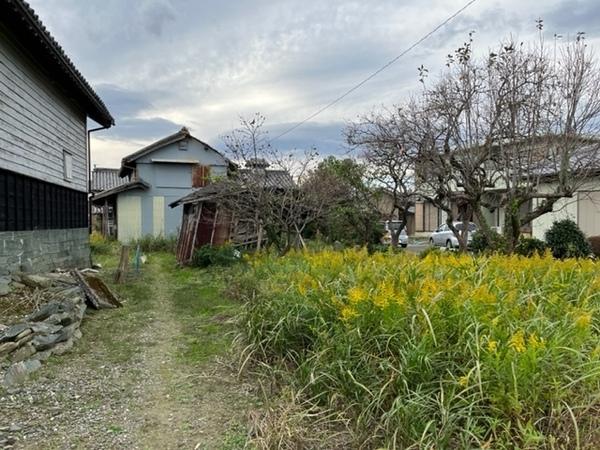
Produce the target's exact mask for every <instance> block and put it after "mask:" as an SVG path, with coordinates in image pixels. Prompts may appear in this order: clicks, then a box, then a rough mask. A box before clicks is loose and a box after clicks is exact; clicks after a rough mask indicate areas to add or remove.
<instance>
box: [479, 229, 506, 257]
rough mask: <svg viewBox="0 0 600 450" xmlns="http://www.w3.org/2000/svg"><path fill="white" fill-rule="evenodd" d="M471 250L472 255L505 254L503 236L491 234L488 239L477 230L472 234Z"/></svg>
mask: <svg viewBox="0 0 600 450" xmlns="http://www.w3.org/2000/svg"><path fill="white" fill-rule="evenodd" d="M471 250H473V252H474V253H484V252H505V251H506V239H505V238H504V236H502V235H501V234H499V233H496V232H493V233H492V237H491V239H490V238H488V237H487V236H486V235H485V234H484V233H483V232H482V231H481V230H478V231H476V232H475V233H473V240H472V241H471Z"/></svg>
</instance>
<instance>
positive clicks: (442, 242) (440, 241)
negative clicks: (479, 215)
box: [429, 222, 477, 249]
mask: <svg viewBox="0 0 600 450" xmlns="http://www.w3.org/2000/svg"><path fill="white" fill-rule="evenodd" d="M454 227H455V228H456V229H457V230H459V231H462V229H463V222H454ZM476 231H477V225H475V224H474V223H473V222H469V234H468V236H467V247H469V246H470V245H471V241H472V240H473V234H474V233H475V232H476ZM429 243H430V244H431V245H433V246H435V247H446V248H447V249H453V248H458V239H457V238H456V236H454V233H453V232H452V230H451V229H450V227H449V226H448V224H443V225H441V226H440V227H439V228H438V229H437V230H435V231H434V232H433V233H431V237H430V238H429Z"/></svg>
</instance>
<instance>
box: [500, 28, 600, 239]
mask: <svg viewBox="0 0 600 450" xmlns="http://www.w3.org/2000/svg"><path fill="white" fill-rule="evenodd" d="M542 27H543V24H542V22H541V21H538V29H539V30H540V34H541V30H542ZM555 46H557V43H555ZM490 70H491V71H492V72H493V74H494V78H495V80H496V82H495V83H494V84H493V85H491V86H490V93H491V95H490V99H491V100H492V101H493V102H490V103H491V106H493V107H494V108H496V109H497V110H498V111H500V115H499V120H498V121H497V124H496V130H495V141H494V149H495V153H494V155H493V156H494V162H495V163H496V167H497V170H498V175H499V176H500V178H501V185H502V187H503V189H502V191H501V192H500V196H499V197H500V198H499V203H500V205H501V206H502V207H503V208H504V211H505V236H506V238H507V242H508V247H509V250H512V249H513V248H514V246H515V245H516V243H517V241H518V238H519V235H520V230H521V227H522V226H523V225H525V224H529V223H530V222H531V221H533V220H534V219H536V218H538V217H540V216H542V215H543V214H546V213H548V212H550V211H552V210H553V207H554V205H555V204H556V202H557V201H558V200H560V199H562V198H570V197H572V196H573V195H574V194H575V192H576V191H577V190H578V189H580V188H581V187H582V186H584V185H585V184H586V183H587V182H588V181H589V179H590V177H591V176H593V175H595V174H596V172H597V170H598V168H599V166H598V161H599V159H598V157H599V156H600V154H599V151H600V144H599V141H598V140H597V138H596V136H597V135H598V127H599V126H600V73H599V71H598V66H597V63H596V61H595V58H594V55H593V53H592V52H591V51H590V50H589V49H588V48H587V45H586V43H585V39H584V34H583V33H578V35H577V37H576V39H575V40H573V41H571V42H567V43H564V44H561V45H560V46H558V49H556V48H555V49H554V50H553V51H550V50H549V49H548V48H547V47H546V46H545V43H544V40H543V38H542V37H540V41H539V42H538V43H537V44H535V45H532V46H529V47H526V46H525V45H523V44H517V43H515V42H512V41H509V42H507V43H505V44H503V45H502V46H501V48H500V50H499V51H498V52H497V54H494V55H493V57H492V58H490Z"/></svg>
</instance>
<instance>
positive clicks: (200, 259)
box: [192, 245, 241, 267]
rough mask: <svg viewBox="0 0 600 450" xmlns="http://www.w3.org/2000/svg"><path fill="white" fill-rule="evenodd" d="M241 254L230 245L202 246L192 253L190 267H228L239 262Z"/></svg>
mask: <svg viewBox="0 0 600 450" xmlns="http://www.w3.org/2000/svg"><path fill="white" fill-rule="evenodd" d="M240 257H241V254H240V252H239V250H236V249H235V248H234V247H232V246H231V245H221V246H211V245H203V246H202V247H200V248H199V249H197V250H196V251H195V252H194V256H193V257H192V266H194V267H208V266H230V265H232V264H234V263H236V262H238V261H239V260H240Z"/></svg>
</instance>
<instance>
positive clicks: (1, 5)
mask: <svg viewBox="0 0 600 450" xmlns="http://www.w3.org/2000/svg"><path fill="white" fill-rule="evenodd" d="M0 23H1V24H2V25H4V26H5V27H6V28H8V29H9V30H11V31H12V32H13V33H14V34H15V35H16V37H17V38H18V41H19V43H20V44H21V45H23V46H24V47H25V48H26V49H27V50H28V51H30V52H31V54H32V56H33V57H34V58H35V61H36V62H37V63H39V64H41V65H43V67H44V69H46V70H48V71H49V72H50V73H51V76H53V77H55V78H53V79H54V80H55V81H57V82H59V83H60V84H61V85H62V86H65V87H67V88H68V89H69V90H72V92H71V93H72V95H73V96H74V97H78V98H79V100H80V102H81V103H80V104H81V105H82V106H83V107H84V109H85V112H86V113H87V114H88V116H89V117H90V118H92V119H93V120H94V121H96V122H98V123H99V124H101V125H103V126H105V127H110V126H111V125H114V123H115V121H114V119H113V118H112V116H111V115H110V112H109V111H108V109H107V108H106V105H105V104H104V102H103V101H102V100H101V99H100V97H99V96H98V94H96V92H94V90H93V89H92V87H91V86H90V84H89V83H88V82H87V80H86V79H85V78H84V77H83V75H82V74H81V72H79V70H77V68H76V67H75V65H74V64H73V62H72V61H71V59H70V58H69V57H68V56H67V55H66V54H65V52H64V50H63V49H62V47H61V46H60V45H59V44H58V42H56V40H55V39H54V38H53V37H52V35H51V34H50V32H49V31H48V30H47V29H46V27H45V26H44V24H43V23H42V21H41V20H40V18H39V17H38V15H37V14H36V13H35V12H34V11H33V9H32V8H31V7H30V6H29V4H28V3H27V2H25V1H23V0H0Z"/></svg>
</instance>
